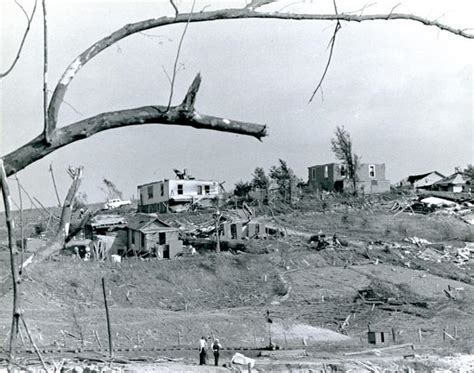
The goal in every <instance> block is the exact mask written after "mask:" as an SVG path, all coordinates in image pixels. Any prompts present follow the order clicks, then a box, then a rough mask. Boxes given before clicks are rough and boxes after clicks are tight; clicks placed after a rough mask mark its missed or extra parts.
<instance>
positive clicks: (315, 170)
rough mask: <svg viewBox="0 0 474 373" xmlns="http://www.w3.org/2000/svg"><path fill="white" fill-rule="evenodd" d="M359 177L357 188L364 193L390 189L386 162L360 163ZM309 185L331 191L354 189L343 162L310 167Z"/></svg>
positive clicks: (381, 191)
mask: <svg viewBox="0 0 474 373" xmlns="http://www.w3.org/2000/svg"><path fill="white" fill-rule="evenodd" d="M357 179H358V181H357V188H358V189H359V190H360V191H361V192H363V193H367V194H370V193H383V192H388V191H389V190H390V181H389V180H387V179H386V178H385V163H378V164H376V163H362V164H360V167H359V168H358V169H357ZM308 186H311V187H313V188H314V189H317V190H325V191H330V192H332V191H335V192H342V191H347V190H352V183H351V181H350V180H349V177H348V172H347V169H346V166H345V165H344V164H341V163H328V164H323V165H316V166H311V167H308Z"/></svg>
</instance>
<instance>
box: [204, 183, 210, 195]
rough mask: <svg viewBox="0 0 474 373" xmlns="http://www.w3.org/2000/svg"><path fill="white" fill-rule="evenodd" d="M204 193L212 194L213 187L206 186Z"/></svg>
mask: <svg viewBox="0 0 474 373" xmlns="http://www.w3.org/2000/svg"><path fill="white" fill-rule="evenodd" d="M204 193H206V194H209V193H211V186H210V185H204Z"/></svg>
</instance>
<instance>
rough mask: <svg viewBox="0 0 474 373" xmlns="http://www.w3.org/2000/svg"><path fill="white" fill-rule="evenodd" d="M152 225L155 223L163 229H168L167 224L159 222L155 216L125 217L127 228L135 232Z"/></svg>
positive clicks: (137, 215)
mask: <svg viewBox="0 0 474 373" xmlns="http://www.w3.org/2000/svg"><path fill="white" fill-rule="evenodd" d="M152 223H156V224H158V225H159V226H161V227H163V228H170V226H169V225H168V224H166V223H165V222H163V221H161V220H160V219H158V218H157V217H156V216H151V215H146V214H136V215H131V216H128V217H127V227H128V228H130V229H133V230H135V231H140V230H142V229H144V228H146V227H147V226H149V225H150V224H152Z"/></svg>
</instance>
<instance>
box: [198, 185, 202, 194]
mask: <svg viewBox="0 0 474 373" xmlns="http://www.w3.org/2000/svg"><path fill="white" fill-rule="evenodd" d="M198 194H199V195H201V194H202V185H198Z"/></svg>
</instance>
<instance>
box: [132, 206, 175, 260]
mask: <svg viewBox="0 0 474 373" xmlns="http://www.w3.org/2000/svg"><path fill="white" fill-rule="evenodd" d="M127 221H128V222H127V234H128V245H127V252H126V253H125V255H127V256H141V257H158V258H164V259H171V258H174V257H175V256H176V255H177V254H178V253H181V252H182V251H183V242H182V241H180V240H179V229H178V228H173V227H171V226H170V225H168V224H166V223H165V222H163V221H161V220H160V219H158V218H157V217H154V216H150V215H145V214H136V215H135V216H130V217H129V218H128V219H127Z"/></svg>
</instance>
